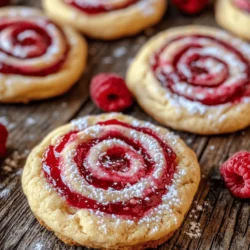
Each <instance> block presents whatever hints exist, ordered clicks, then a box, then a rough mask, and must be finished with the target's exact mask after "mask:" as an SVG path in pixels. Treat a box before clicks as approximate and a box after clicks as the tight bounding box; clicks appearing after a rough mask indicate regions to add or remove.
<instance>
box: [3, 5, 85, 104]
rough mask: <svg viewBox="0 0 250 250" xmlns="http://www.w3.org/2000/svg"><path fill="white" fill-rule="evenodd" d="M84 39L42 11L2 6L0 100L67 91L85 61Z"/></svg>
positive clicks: (18, 99)
mask: <svg viewBox="0 0 250 250" xmlns="http://www.w3.org/2000/svg"><path fill="white" fill-rule="evenodd" d="M86 57H87V45H86V42H85V40H84V39H83V38H82V37H81V36H80V35H78V34H77V33H76V32H75V31H74V30H72V29H71V28H70V27H67V26H64V27H61V26H59V25H57V24H55V23H53V22H52V21H50V20H49V19H48V18H47V17H46V16H44V15H43V14H42V13H41V12H40V11H38V10H36V9H32V8H26V7H10V8H8V7H7V8H1V9H0V102H6V103H7V102H24V103H26V102H29V101H31V100H39V99H44V98H50V97H54V96H57V95H60V94H63V93H65V92H66V91H68V90H69V89H70V88H71V87H72V86H73V84H75V83H76V81H77V80H78V79H79V78H80V76H81V74H82V72H83V70H84V67H85V62H86Z"/></svg>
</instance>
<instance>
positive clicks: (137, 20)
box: [43, 0, 167, 40]
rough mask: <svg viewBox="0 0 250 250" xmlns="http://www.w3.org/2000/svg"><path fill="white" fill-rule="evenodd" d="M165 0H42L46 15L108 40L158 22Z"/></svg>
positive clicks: (131, 33) (94, 36)
mask: <svg viewBox="0 0 250 250" xmlns="http://www.w3.org/2000/svg"><path fill="white" fill-rule="evenodd" d="M166 2H167V1H166V0H118V1H117V0H106V1H101V0H96V1H88V0H82V1H78V0H53V1H51V0H43V6H44V9H45V10H46V12H47V13H48V15H50V16H51V17H52V18H53V19H55V20H56V21H58V22H65V23H68V24H70V25H72V26H74V27H76V28H77V29H78V30H80V31H82V32H83V33H84V34H86V35H88V36H89V37H93V38H97V39H103V40H112V39H117V38H121V37H125V36H131V35H135V34H137V33H139V32H141V31H142V30H144V29H146V28H147V27H150V26H152V25H154V24H156V23H158V22H159V21H160V19H161V18H162V16H163V14H164V12H165V10H166V5H167V4H166Z"/></svg>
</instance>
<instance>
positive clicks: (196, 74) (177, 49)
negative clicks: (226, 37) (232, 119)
mask: <svg viewBox="0 0 250 250" xmlns="http://www.w3.org/2000/svg"><path fill="white" fill-rule="evenodd" d="M235 43H238V47H237V46H233V45H231V44H229V43H227V42H226V41H223V40H220V39H218V38H215V37H212V36H205V35H190V36H179V37H176V38H174V39H172V40H170V41H168V42H167V43H166V45H165V46H164V47H163V48H162V49H161V50H160V51H159V52H158V53H156V54H155V55H154V57H153V58H152V61H151V65H152V70H153V71H154V73H155V76H156V78H157V79H158V80H159V81H160V82H161V84H162V85H163V86H164V87H165V88H167V89H169V90H170V91H171V92H172V93H174V94H176V95H178V96H182V97H185V98H187V99H189V100H192V101H198V102H201V103H202V104H205V105H211V106H212V105H219V104H224V103H228V102H236V101H240V100H242V98H243V97H246V96H250V61H249V59H247V57H245V55H244V54H245V53H243V52H242V51H241V50H240V49H242V50H245V51H247V53H250V46H249V45H247V44H246V43H243V42H240V41H239V40H236V39H235Z"/></svg>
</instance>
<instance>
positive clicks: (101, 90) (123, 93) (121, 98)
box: [90, 73, 133, 112]
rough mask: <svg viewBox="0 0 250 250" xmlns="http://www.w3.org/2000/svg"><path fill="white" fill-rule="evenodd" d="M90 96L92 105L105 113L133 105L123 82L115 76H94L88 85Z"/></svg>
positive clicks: (103, 74)
mask: <svg viewBox="0 0 250 250" xmlns="http://www.w3.org/2000/svg"><path fill="white" fill-rule="evenodd" d="M90 95H91V97H92V100H93V101H94V103H95V104H96V105H97V106H98V107H99V108H100V109H102V110H104V111H106V112H112V111H122V110H124V109H126V108H128V107H130V106H131V105H132V103H133V97H132V95H131V94H130V92H129V90H128V88H127V86H126V84H125V82H124V80H123V79H122V78H121V77H120V76H118V75H116V74H105V73H102V74H99V75H97V76H95V77H94V78H93V79H92V81H91V84H90Z"/></svg>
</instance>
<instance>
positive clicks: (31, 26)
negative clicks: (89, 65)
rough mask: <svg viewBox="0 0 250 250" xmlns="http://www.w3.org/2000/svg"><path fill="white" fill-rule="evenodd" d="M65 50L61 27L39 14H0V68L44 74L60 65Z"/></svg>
mask: <svg viewBox="0 0 250 250" xmlns="http://www.w3.org/2000/svg"><path fill="white" fill-rule="evenodd" d="M67 51H68V45H67V44H66V42H65V36H64V33H63V32H62V30H61V29H60V28H59V27H57V26H56V25H55V24H54V23H52V22H50V21H48V20H46V19H44V18H41V17H33V16H28V17H15V16H8V17H1V18H0V72H1V73H4V74H20V75H27V76H46V75H48V74H52V73H55V72H57V71H58V70H59V68H60V67H61V66H62V64H63V62H64V60H65V58H66V55H67Z"/></svg>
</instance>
